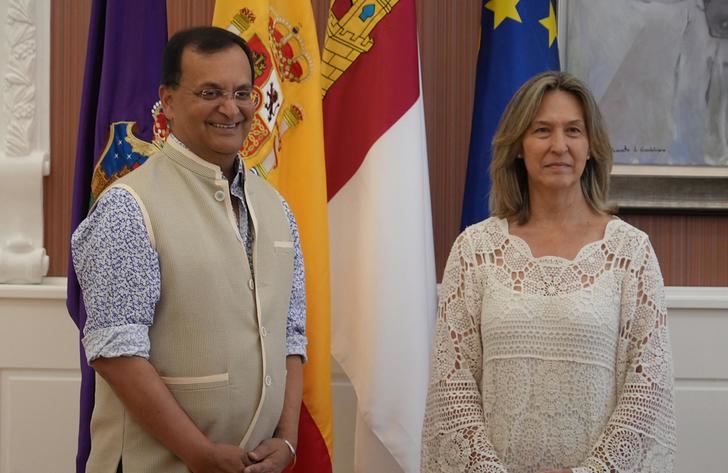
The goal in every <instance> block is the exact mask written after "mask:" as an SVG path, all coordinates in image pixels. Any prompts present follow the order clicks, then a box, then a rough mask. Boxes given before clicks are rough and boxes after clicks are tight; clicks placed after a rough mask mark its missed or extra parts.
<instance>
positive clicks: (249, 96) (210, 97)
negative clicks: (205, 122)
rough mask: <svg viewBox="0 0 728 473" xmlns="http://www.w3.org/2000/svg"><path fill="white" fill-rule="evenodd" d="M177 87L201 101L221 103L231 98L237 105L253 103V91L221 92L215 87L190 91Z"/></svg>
mask: <svg viewBox="0 0 728 473" xmlns="http://www.w3.org/2000/svg"><path fill="white" fill-rule="evenodd" d="M177 85H178V86H179V87H181V88H183V89H185V90H187V91H189V92H191V93H192V94H193V95H196V96H197V97H199V98H201V99H202V100H204V101H206V102H221V101H222V100H227V99H230V98H232V99H233V100H235V103H237V104H238V105H249V104H251V103H253V91H252V90H247V89H241V90H233V91H228V90H223V89H217V88H215V87H206V88H204V89H201V90H192V89H190V88H188V87H185V86H183V85H181V84H177Z"/></svg>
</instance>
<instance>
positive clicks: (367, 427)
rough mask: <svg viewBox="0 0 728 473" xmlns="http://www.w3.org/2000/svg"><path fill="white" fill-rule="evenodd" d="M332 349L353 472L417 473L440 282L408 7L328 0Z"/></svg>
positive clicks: (397, 1)
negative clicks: (344, 399)
mask: <svg viewBox="0 0 728 473" xmlns="http://www.w3.org/2000/svg"><path fill="white" fill-rule="evenodd" d="M322 62H323V65H322V75H323V78H322V82H323V89H324V135H325V143H326V175H327V186H328V195H329V225H330V232H329V237H330V242H331V294H332V350H333V354H334V357H335V358H336V360H337V361H338V362H339V363H340V364H341V366H342V368H343V369H344V372H345V373H346V374H347V375H348V377H349V379H350V380H351V382H352V384H353V386H354V390H355V391H356V397H357V403H358V404H357V410H358V412H357V425H356V441H355V454H354V462H355V468H354V471H357V472H377V473H390V472H400V471H403V472H408V473H415V472H419V471H420V469H419V455H420V433H421V427H422V419H423V414H424V406H425V396H426V393H427V382H428V376H429V360H430V347H431V338H432V327H433V324H434V320H435V311H436V302H437V301H436V282H435V263H434V248H433V240H432V217H431V211H430V185H429V177H428V171H427V169H428V168H427V146H426V140H425V123H424V113H423V112H424V111H423V103H422V91H421V88H420V70H419V59H418V49H417V23H416V16H415V0H375V1H373V0H366V1H365V0H353V1H352V0H333V1H332V2H331V8H330V12H329V19H328V25H327V34H326V41H325V47H324V51H323V56H322Z"/></svg>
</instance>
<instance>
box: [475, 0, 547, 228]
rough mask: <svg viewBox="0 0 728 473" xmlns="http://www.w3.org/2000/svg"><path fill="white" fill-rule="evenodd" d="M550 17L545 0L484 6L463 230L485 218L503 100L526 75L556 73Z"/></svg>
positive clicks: (504, 1) (505, 1) (513, 0)
mask: <svg viewBox="0 0 728 473" xmlns="http://www.w3.org/2000/svg"><path fill="white" fill-rule="evenodd" d="M514 12H517V14H514ZM506 13H507V15H505V14H506ZM552 14H553V6H552V5H551V2H550V1H549V0H521V1H518V0H492V1H484V2H483V15H482V21H481V35H480V52H479V53H478V68H477V76H476V85H475V105H474V107H473V122H472V130H471V134H470V152H469V155H468V170H467V176H466V181H465V194H464V198H463V213H462V219H461V228H462V229H464V228H465V227H467V226H468V225H472V224H474V223H477V222H479V221H481V220H483V219H485V218H487V217H488V214H489V212H488V195H489V193H490V172H489V167H490V159H491V143H492V140H493V135H494V134H495V130H496V128H497V126H498V122H499V121H500V118H501V115H502V113H503V110H504V109H505V107H506V105H507V104H508V101H509V100H510V99H511V97H512V96H513V94H514V93H515V92H516V90H518V88H519V87H520V86H521V85H522V84H523V83H524V82H526V81H527V80H528V79H529V78H530V77H532V76H534V75H535V74H538V73H540V72H543V71H547V70H559V54H558V47H557V41H553V42H552V44H551V45H549V43H550V39H551V38H550V32H549V29H548V28H547V26H546V25H544V24H543V23H544V22H546V21H547V20H546V19H547V18H549V16H550V15H552ZM515 17H518V18H520V20H521V21H518V20H517V19H515ZM554 21H555V20H554ZM496 24H497V26H496ZM555 33H556V31H555V23H553V28H552V32H551V35H553V34H555Z"/></svg>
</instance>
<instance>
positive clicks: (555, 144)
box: [522, 90, 589, 192]
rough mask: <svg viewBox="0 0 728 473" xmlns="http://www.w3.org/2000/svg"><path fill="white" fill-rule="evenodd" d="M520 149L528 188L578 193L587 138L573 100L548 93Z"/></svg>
mask: <svg viewBox="0 0 728 473" xmlns="http://www.w3.org/2000/svg"><path fill="white" fill-rule="evenodd" d="M522 147H523V152H522V156H523V161H524V164H525V165H526V171H527V173H528V185H529V189H531V190H549V191H559V192H560V191H569V190H571V191H574V190H579V192H581V185H580V182H579V181H580V179H581V175H582V173H583V172H584V167H585V166H586V161H587V159H588V158H587V156H588V154H589V138H588V137H587V131H586V124H585V123H584V111H583V110H582V107H581V104H580V103H579V100H578V99H577V98H576V97H574V96H573V95H571V94H569V93H567V92H563V91H561V90H553V91H550V92H547V93H546V94H545V95H544V97H543V100H542V102H541V107H540V108H539V109H538V111H537V112H536V116H535V117H534V119H533V122H531V125H530V126H529V127H528V129H527V130H526V133H525V135H524V136H523V143H522Z"/></svg>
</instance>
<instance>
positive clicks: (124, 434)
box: [72, 27, 306, 473]
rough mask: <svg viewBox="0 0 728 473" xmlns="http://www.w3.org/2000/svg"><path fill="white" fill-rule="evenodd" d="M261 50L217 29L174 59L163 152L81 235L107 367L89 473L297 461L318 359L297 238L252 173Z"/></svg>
mask: <svg viewBox="0 0 728 473" xmlns="http://www.w3.org/2000/svg"><path fill="white" fill-rule="evenodd" d="M253 64H254V62H253V56H252V54H251V52H250V50H249V48H248V46H247V44H246V43H245V42H244V41H243V40H242V39H240V38H239V37H238V36H236V35H234V34H232V33H230V32H228V31H225V30H223V29H220V28H214V27H201V28H194V29H190V30H185V31H181V32H179V33H177V34H175V35H174V36H173V37H172V38H171V39H170V41H169V43H168V45H167V48H166V50H165V54H164V64H163V72H162V76H163V77H162V85H161V86H160V89H159V93H160V98H161V101H162V106H163V109H164V113H165V115H166V117H167V119H168V122H169V123H170V127H171V134H170V136H169V138H168V140H167V143H166V144H165V145H164V147H163V148H162V149H161V150H160V151H159V152H157V153H155V154H154V155H153V156H151V157H150V158H149V159H148V160H147V162H146V163H145V164H144V165H143V166H141V167H139V168H138V169H137V170H135V171H134V172H132V173H130V174H128V175H127V176H125V177H123V178H121V179H119V180H118V181H117V182H115V183H114V184H113V185H112V186H111V187H110V188H109V189H108V190H107V191H106V192H105V193H104V194H103V195H102V196H101V198H100V199H99V200H98V203H97V204H96V206H95V207H94V208H93V209H92V211H91V213H90V214H89V216H88V218H87V219H86V220H85V221H84V222H83V223H82V224H81V225H80V226H79V227H78V229H77V230H76V232H75V233H74V235H73V238H72V254H73V262H74V267H75V269H76V272H77V274H78V278H79V281H80V284H81V288H82V290H83V297H84V302H85V305H86V309H87V312H88V319H87V322H86V325H85V327H84V339H83V343H84V348H85V350H86V354H87V356H88V359H89V362H90V364H91V366H92V367H93V368H94V369H95V370H96V373H97V376H96V379H97V380H96V402H95V407H94V413H93V418H92V421H91V454H90V456H89V460H88V462H87V469H86V471H87V472H88V473H113V472H116V471H117V468H118V467H123V471H124V473H137V472H139V473H151V472H154V473H178V472H187V471H192V472H205V473H208V472H243V471H244V472H245V473H267V472H280V471H282V470H283V469H284V468H285V467H286V466H287V465H288V464H290V463H291V462H292V461H294V460H295V447H296V440H297V429H298V415H299V409H300V405H301V397H302V385H303V378H302V377H303V374H302V362H303V360H304V358H305V345H306V338H305V334H304V326H305V294H304V286H303V264H302V257H301V252H300V244H299V240H298V230H297V227H296V224H295V221H294V219H293V216H292V215H291V212H290V210H289V209H288V206H287V204H286V203H285V202H284V201H283V200H282V198H281V197H280V196H279V195H278V194H277V193H276V192H275V191H274V190H273V189H272V188H271V187H270V186H269V185H268V184H267V183H265V181H263V180H262V179H260V178H258V177H257V176H254V175H252V174H250V173H246V172H245V171H244V168H243V165H242V162H241V159H240V158H239V157H238V150H239V149H240V147H241V145H242V143H243V141H244V139H245V138H246V136H247V134H248V131H249V130H250V125H251V121H252V119H253V115H254V109H255V103H254V101H253V100H252V95H251V94H252V92H253V80H254V68H253Z"/></svg>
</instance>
